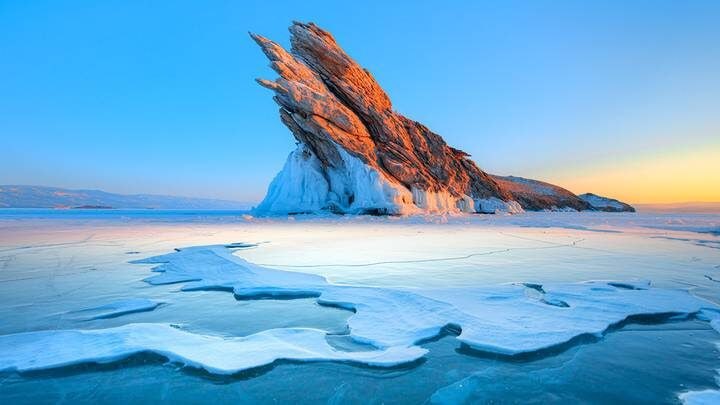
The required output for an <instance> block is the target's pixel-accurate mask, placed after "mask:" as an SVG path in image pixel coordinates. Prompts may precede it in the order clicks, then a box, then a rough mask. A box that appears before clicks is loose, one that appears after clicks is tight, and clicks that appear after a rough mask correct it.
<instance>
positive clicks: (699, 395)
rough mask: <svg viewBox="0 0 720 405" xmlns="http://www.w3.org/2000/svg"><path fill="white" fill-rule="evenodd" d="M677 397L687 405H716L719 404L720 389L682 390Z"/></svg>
mask: <svg viewBox="0 0 720 405" xmlns="http://www.w3.org/2000/svg"><path fill="white" fill-rule="evenodd" d="M679 398H680V400H681V401H682V402H683V403H684V404H687V405H717V404H720V391H718V390H702V391H690V392H684V393H682V394H680V395H679Z"/></svg>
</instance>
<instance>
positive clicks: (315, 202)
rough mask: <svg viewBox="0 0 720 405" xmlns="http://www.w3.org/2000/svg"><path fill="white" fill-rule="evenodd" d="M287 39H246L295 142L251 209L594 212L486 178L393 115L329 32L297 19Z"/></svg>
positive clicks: (558, 192)
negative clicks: (261, 61) (269, 73)
mask: <svg viewBox="0 0 720 405" xmlns="http://www.w3.org/2000/svg"><path fill="white" fill-rule="evenodd" d="M290 33H291V50H290V52H288V51H286V50H285V49H283V48H282V47H281V46H280V45H278V44H277V43H275V42H273V41H271V40H269V39H267V38H264V37H262V36H260V35H255V34H251V36H252V38H253V39H254V40H255V42H257V44H258V45H260V47H261V48H262V50H263V52H264V53H265V55H266V56H267V57H268V59H269V60H270V62H271V63H270V66H271V67H272V68H273V70H275V71H276V72H277V73H278V74H279V76H280V77H279V78H277V79H276V80H275V81H270V80H265V79H258V80H257V81H258V83H260V84H261V85H262V86H264V87H267V88H268V89H271V90H273V91H274V92H275V97H274V100H275V101H276V102H277V104H278V105H279V106H280V119H281V120H282V122H283V123H284V124H285V125H286V126H287V127H288V128H289V129H290V131H291V132H292V133H293V135H294V136H295V138H296V140H297V143H298V144H297V145H298V146H297V149H296V150H295V151H293V152H292V153H291V154H290V156H289V157H288V160H287V162H286V163H285V167H284V168H283V170H282V171H281V172H280V173H279V174H278V175H277V177H276V178H275V179H274V180H273V182H272V184H271V185H270V188H269V190H268V194H267V196H266V197H265V199H264V200H263V202H262V203H261V204H260V205H259V206H258V207H257V209H256V212H258V213H278V214H287V213H300V212H317V211H320V210H328V211H332V212H341V213H369V214H409V213H416V212H430V213H445V212H496V211H498V210H499V211H509V212H518V211H522V210H523V209H531V210H539V209H575V210H584V209H592V207H591V206H590V205H589V204H588V203H587V202H585V201H583V200H582V199H580V198H578V197H577V196H576V195H574V194H573V193H571V192H569V191H567V190H564V189H562V188H560V187H557V186H552V185H550V184H547V183H542V182H536V181H534V180H526V179H521V180H522V181H519V179H520V178H515V177H496V176H492V175H489V174H488V173H485V172H484V171H483V170H481V169H480V168H479V167H478V166H477V165H476V164H475V163H474V162H473V161H472V160H470V159H469V156H468V154H466V153H465V152H463V151H461V150H458V149H455V148H453V147H451V146H449V145H447V144H446V143H445V141H444V140H443V139H442V137H440V135H438V134H436V133H434V132H432V131H431V130H430V129H428V128H427V127H426V126H424V125H422V124H420V123H418V122H416V121H413V120H411V119H408V118H406V117H404V116H403V115H400V114H398V113H397V112H395V111H393V109H392V104H391V102H390V98H389V97H388V96H387V94H385V92H384V91H383V89H382V88H381V87H380V85H379V84H378V83H377V82H376V81H375V79H374V78H373V77H372V75H371V74H370V73H369V72H368V71H367V70H366V69H364V68H362V67H361V66H360V65H358V64H357V63H356V62H355V61H354V60H353V59H351V58H350V57H349V56H348V55H347V54H346V53H345V52H344V51H343V50H342V49H341V48H340V46H339V45H338V44H337V42H335V39H334V38H333V37H332V35H330V34H329V33H328V32H326V31H324V30H322V29H320V28H319V27H317V26H316V25H314V24H313V23H309V24H304V23H298V22H294V23H293V25H292V26H291V27H290ZM528 184H533V186H532V187H528V186H527V185H528ZM538 189H544V191H549V192H547V193H538V192H537V190H538ZM533 190H535V191H533ZM550 191H551V192H550Z"/></svg>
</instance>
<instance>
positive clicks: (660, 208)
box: [635, 202, 720, 214]
mask: <svg viewBox="0 0 720 405" xmlns="http://www.w3.org/2000/svg"><path fill="white" fill-rule="evenodd" d="M635 208H637V210H638V211H639V212H658V213H662V212H678V213H696V214H720V202H686V203H668V204H635Z"/></svg>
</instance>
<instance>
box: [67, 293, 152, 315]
mask: <svg viewBox="0 0 720 405" xmlns="http://www.w3.org/2000/svg"><path fill="white" fill-rule="evenodd" d="M162 304H163V303H162V302H159V301H153V300H149V299H146V298H128V299H123V300H118V301H113V302H111V303H108V304H105V305H100V306H97V307H93V308H85V309H81V310H79V311H73V312H71V313H72V314H79V315H84V316H86V318H85V319H88V320H91V319H106V318H115V317H118V316H122V315H127V314H132V313H135V312H146V311H152V310H154V309H155V308H157V307H159V306H160V305H162Z"/></svg>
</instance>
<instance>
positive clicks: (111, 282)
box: [0, 210, 720, 403]
mask: <svg viewBox="0 0 720 405" xmlns="http://www.w3.org/2000/svg"><path fill="white" fill-rule="evenodd" d="M719 235H720V215H710V214H705V215H693V214H682V215H673V214H663V215H657V214H642V213H639V214H634V213H633V214H630V213H623V214H615V213H610V214H605V213H526V214H521V215H513V216H505V215H472V216H457V217H407V218H399V217H391V218H383V217H351V216H345V217H307V216H298V217H294V218H288V219H285V218H283V219H267V218H252V217H250V216H248V215H245V214H244V213H242V212H232V211H122V210H110V211H102V210H97V211H96V210H86V211H80V210H69V211H53V210H0V319H1V320H2V322H0V335H2V336H0V370H3V369H4V371H2V372H1V374H0V402H2V403H38V402H52V403H55V402H60V401H73V402H78V401H79V402H128V401H133V400H135V401H145V402H148V401H167V402H171V401H172V402H178V401H179V402H189V401H200V400H206V401H207V400H213V401H218V402H222V403H225V402H238V401H239V402H244V403H249V402H252V403H274V402H281V403H282V402H312V403H348V402H351V403H381V402H392V403H424V402H437V403H462V402H468V403H474V402H489V401H495V402H498V403H513V402H520V403H533V402H535V403H547V402H578V401H580V402H635V403H677V402H678V401H680V399H679V395H681V394H682V393H684V392H689V391H702V390H717V389H718V387H717V378H718V372H717V370H718V369H719V368H720V351H719V349H718V342H720V335H718V333H717V332H716V331H715V330H714V329H713V328H712V324H711V322H708V321H709V320H712V319H717V315H718V312H717V310H716V309H717V305H718V304H720V236H719ZM233 244H234V245H233ZM211 245H212V246H215V247H213V248H194V247H198V246H211ZM225 246H229V248H226V247H225ZM176 248H180V249H181V250H180V252H175V249H176ZM173 252H175V253H173ZM225 254H227V255H230V256H231V258H230V259H228V258H227V257H224V255H225ZM161 255H167V256H162V258H160V259H152V258H153V257H156V256H161ZM233 255H234V256H233ZM232 257H236V258H238V259H237V261H235V260H234V259H232ZM145 259H150V260H145ZM131 261H145V262H146V263H145V264H142V263H130V262H131ZM245 261H247V262H245ZM150 262H152V263H150ZM156 266H165V268H162V269H160V270H162V272H157V271H155V272H153V271H152V269H153V268H154V267H156ZM272 269H275V270H277V271H274V270H272ZM156 270H158V269H156ZM318 276H319V277H318ZM153 277H156V278H153ZM157 277H160V278H157ZM146 279H147V281H146ZM590 280H596V282H595V283H593V284H588V283H585V282H587V281H590ZM597 280H599V281H597ZM188 287H189V288H188ZM183 288H185V290H182V289H183ZM233 291H234V294H233ZM320 304H323V305H320ZM353 311H354V312H353ZM627 317H629V319H625V318H627ZM137 324H144V325H141V326H137ZM147 324H150V326H148V325H147ZM716 324H717V321H716ZM168 325H170V326H168ZM118 328H119V329H118ZM85 330H95V331H97V332H96V333H95V334H94V335H92V336H93V337H92V340H88V339H89V338H82V339H77V336H76V335H74V334H68V333H61V332H58V331H85ZM268 331H270V332H268ZM73 333H75V332H73ZM268 333H270V334H271V336H268V335H267V334H268ZM81 335H82V334H81ZM82 336H87V335H82ZM245 337H247V338H245ZM521 337H522V338H521ZM83 339H84V340H83ZM170 342H172V344H170ZM109 350H110V351H112V352H108V351H109ZM121 351H122V353H120V352H121ZM60 352H63V353H60ZM258 353H260V354H262V355H263V356H265V355H267V356H269V357H270V358H269V359H261V358H260V357H262V356H260V355H259V354H258ZM308 353H309V354H308ZM60 355H62V356H64V357H62V356H60ZM103 356H104V357H103ZM59 357H62V360H63V361H65V363H67V364H65V363H62V362H60V361H59V360H58V358H59ZM275 357H277V358H278V359H279V360H277V361H275ZM98 362H100V363H101V364H98ZM61 363H62V364H61ZM18 370H20V371H18Z"/></svg>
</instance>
